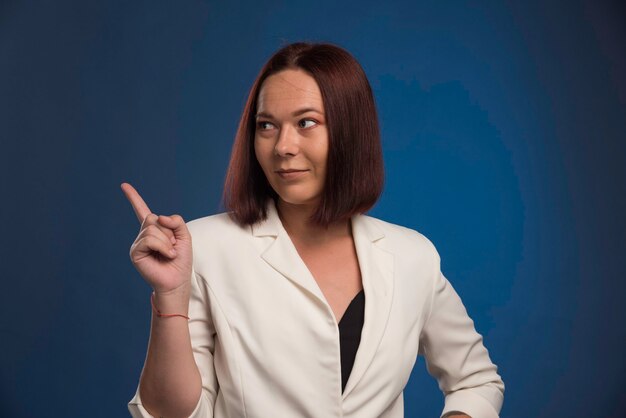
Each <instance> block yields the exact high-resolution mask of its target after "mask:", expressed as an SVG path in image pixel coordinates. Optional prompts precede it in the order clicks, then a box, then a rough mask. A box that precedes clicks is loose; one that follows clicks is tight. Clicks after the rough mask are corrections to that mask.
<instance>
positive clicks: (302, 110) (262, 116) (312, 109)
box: [255, 107, 324, 119]
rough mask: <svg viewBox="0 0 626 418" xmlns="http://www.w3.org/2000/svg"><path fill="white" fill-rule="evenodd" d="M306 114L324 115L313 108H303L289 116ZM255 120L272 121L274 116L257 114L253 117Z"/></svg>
mask: <svg viewBox="0 0 626 418" xmlns="http://www.w3.org/2000/svg"><path fill="white" fill-rule="evenodd" d="M307 112H315V113H319V114H320V115H322V116H324V113H322V112H320V111H319V110H317V109H316V108H314V107H304V108H302V109H298V110H296V111H295V112H293V113H292V114H291V116H293V117H296V116H300V115H302V114H304V113H307ZM255 118H257V119H258V118H268V119H274V116H272V115H271V114H270V113H267V112H258V113H257V114H256V115H255Z"/></svg>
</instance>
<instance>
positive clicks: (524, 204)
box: [0, 0, 626, 418]
mask: <svg viewBox="0 0 626 418" xmlns="http://www.w3.org/2000/svg"><path fill="white" fill-rule="evenodd" d="M225 3H227V2H213V1H211V2H206V1H205V2H201V1H179V2H170V1H143V2H141V1H120V0H117V1H99V2H98V1H93V0H82V1H78V0H77V1H73V2H71V1H38V2H29V1H21V2H18V1H11V0H5V1H3V2H1V3H0V140H1V143H2V152H1V154H0V155H1V156H2V157H1V160H0V161H1V164H0V170H2V171H1V173H0V174H1V176H0V179H1V180H0V185H1V187H2V189H1V192H2V193H1V196H2V205H0V207H1V209H0V211H1V212H0V215H1V218H0V220H1V223H2V235H3V240H2V257H1V260H2V269H1V271H2V273H1V274H2V287H3V289H2V291H1V292H0V309H1V311H0V341H2V342H1V343H0V355H1V358H2V364H1V367H0V415H1V416H3V417H5V416H6V417H19V418H21V417H87V416H89V417H117V416H120V417H121V416H126V403H127V401H128V400H129V399H130V398H131V397H132V395H133V393H134V390H135V387H136V384H137V381H138V378H139V374H140V371H141V367H142V364H143V358H144V354H145V349H146V343H147V337H148V331H149V329H148V326H149V318H150V305H149V288H148V286H147V285H146V284H145V283H144V282H143V280H142V279H141V277H140V276H139V275H138V273H137V272H136V271H135V270H134V269H133V267H132V265H131V263H130V260H129V258H128V251H129V248H130V244H131V243H132V241H133V240H134V238H135V236H136V233H137V229H138V226H137V224H136V219H135V217H134V214H133V213H132V210H131V208H130V206H129V204H128V202H127V201H126V200H125V199H124V197H123V195H122V193H121V191H120V189H119V184H120V183H121V182H123V181H129V182H131V183H132V184H134V185H135V186H136V187H137V188H138V189H139V191H140V192H141V193H142V194H143V195H144V197H145V198H146V200H147V202H148V203H149V204H150V206H151V208H152V209H153V210H154V211H155V212H157V213H164V214H171V213H179V214H181V215H182V216H183V217H184V218H185V219H187V220H191V219H193V218H197V217H200V216H204V215H206V214H210V213H215V212H218V211H220V210H221V208H220V202H219V198H220V193H221V187H222V181H223V178H224V171H225V168H226V163H227V159H228V156H229V151H230V146H231V140H232V138H233V134H234V131H235V128H236V123H237V120H238V117H239V113H240V111H241V108H242V105H243V102H244V99H245V97H246V93H247V89H248V88H249V86H250V84H251V82H252V80H253V78H254V76H255V74H256V72H257V71H258V70H259V68H260V66H261V65H262V63H263V62H264V60H265V59H267V58H268V56H269V55H270V54H271V53H272V52H273V51H274V50H276V49H277V48H278V47H280V46H281V45H283V44H284V43H286V42H291V41H296V40H317V41H330V42H334V43H337V44H339V45H342V46H344V47H345V48H347V49H348V50H349V51H351V52H352V53H353V54H354V55H355V56H356V57H357V59H359V60H360V62H361V63H362V64H363V66H364V68H365V70H366V72H367V74H368V76H369V77H370V81H371V83H372V86H373V88H374V91H375V95H376V98H377V101H378V106H379V111H380V119H381V123H382V132H383V144H384V152H385V162H386V168H387V179H386V188H385V192H384V195H383V197H382V199H381V200H380V202H379V203H378V205H377V206H376V207H375V208H374V209H373V210H372V214H373V215H375V216H378V217H381V218H384V219H386V220H389V221H392V222H396V223H400V224H403V225H406V226H409V227H412V228H415V229H417V230H419V231H421V232H422V233H424V234H425V235H426V236H428V237H429V238H430V239H431V240H432V241H433V242H434V243H435V245H436V246H437V247H438V249H439V251H440V253H441V256H442V262H443V270H444V273H445V274H446V276H447V277H448V278H449V279H450V280H451V282H452V283H453V285H454V286H455V288H456V289H457V291H458V292H459V294H460V295H461V297H462V298H463V300H464V302H465V304H466V306H467V309H468V311H469V313H470V315H471V316H472V317H473V318H474V320H475V323H476V327H477V329H478V330H479V332H481V333H482V334H483V335H484V337H485V344H486V346H487V347H488V349H489V351H490V354H491V357H492V359H493V361H494V362H495V363H496V364H497V365H498V366H499V371H500V373H501V374H502V376H503V378H504V380H505V383H506V386H507V392H506V396H505V403H504V408H503V411H502V416H505V417H553V416H561V415H564V414H565V415H567V416H571V417H622V416H624V413H625V412H624V411H625V410H626V394H625V392H624V388H625V387H626V364H625V363H626V360H625V355H624V346H625V343H626V326H625V324H624V318H626V312H625V311H626V308H625V307H624V299H625V297H626V292H625V287H626V284H625V280H624V278H625V274H626V261H625V257H624V253H625V249H626V245H625V244H626V220H625V219H626V217H625V216H624V214H625V213H626V186H625V184H626V181H625V180H626V168H625V163H626V144H625V142H626V58H625V57H626V54H625V53H624V51H626V25H624V22H626V12H625V8H624V6H620V5H619V3H618V2H607V1H604V2H603V1H592V0H589V1H583V2H580V1H562V2H556V1H551V2H543V1H539V0H529V1H523V2H514V3H513V2H510V3H508V2H502V1H488V2H466V1H453V2H452V1H451V2H430V1H411V2H401V1H390V2H387V4H385V5H382V4H381V3H382V2H370V3H367V2H365V3H364V2H362V1H345V2H337V3H340V4H336V2H331V1H319V2H301V3H299V2H280V1H274V2H268V3H269V4H265V5H260V4H257V3H256V2H237V1H231V2H228V3H229V5H225ZM405 400H406V416H407V417H435V416H438V415H437V414H438V412H439V411H440V409H441V407H442V404H443V398H442V396H441V394H440V393H439V391H438V389H437V385H436V382H435V381H434V380H433V379H432V378H431V377H430V376H428V374H427V373H426V371H425V368H424V363H423V361H422V360H420V361H418V363H417V365H416V367H415V369H414V371H413V375H412V378H411V381H410V382H409V385H408V386H407V388H406V391H405Z"/></svg>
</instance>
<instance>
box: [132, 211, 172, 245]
mask: <svg viewBox="0 0 626 418" xmlns="http://www.w3.org/2000/svg"><path fill="white" fill-rule="evenodd" d="M149 218H150V217H148V218H146V219H149ZM147 236H155V237H157V238H159V239H160V240H162V241H163V242H166V243H170V244H172V245H173V244H175V242H172V239H173V238H174V232H173V231H172V230H171V229H169V228H166V227H163V226H160V225H158V224H151V225H148V226H146V227H145V228H143V229H142V230H141V232H140V233H139V235H138V236H137V239H139V238H143V237H147Z"/></svg>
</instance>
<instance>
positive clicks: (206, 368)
mask: <svg viewBox="0 0 626 418" xmlns="http://www.w3.org/2000/svg"><path fill="white" fill-rule="evenodd" d="M209 291H210V290H209V289H208V286H207V284H206V282H205V281H204V280H203V279H202V278H200V277H198V275H197V274H196V272H195V270H193V273H192V278H191V296H190V297H189V314H188V315H189V334H190V336H191V346H192V349H193V355H194V359H195V360H196V365H197V366H198V370H199V371H200V375H201V377H202V393H201V395H200V399H199V400H198V404H197V405H196V408H195V410H194V411H193V412H192V414H191V415H190V416H189V418H211V417H213V408H214V405H215V399H216V397H217V393H218V391H219V385H218V382H217V377H216V374H215V367H214V365H213V353H214V351H215V326H214V324H213V320H212V317H211V313H210V309H209V305H208V300H209V297H208V295H209ZM128 410H129V411H130V414H131V415H132V417H133V418H153V417H152V415H150V413H148V411H146V409H145V408H144V407H143V405H142V403H141V398H140V396H139V388H137V392H136V393H135V396H134V398H133V399H132V400H131V401H130V402H129V404H128Z"/></svg>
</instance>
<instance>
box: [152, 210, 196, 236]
mask: <svg viewBox="0 0 626 418" xmlns="http://www.w3.org/2000/svg"><path fill="white" fill-rule="evenodd" d="M158 222H159V223H160V224H161V225H163V226H164V227H166V228H169V229H171V230H172V232H174V237H175V238H176V239H177V240H179V239H189V238H190V237H191V235H190V234H189V230H188V229H187V224H186V223H185V220H184V219H183V218H182V216H180V215H172V216H164V215H159V219H158Z"/></svg>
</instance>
